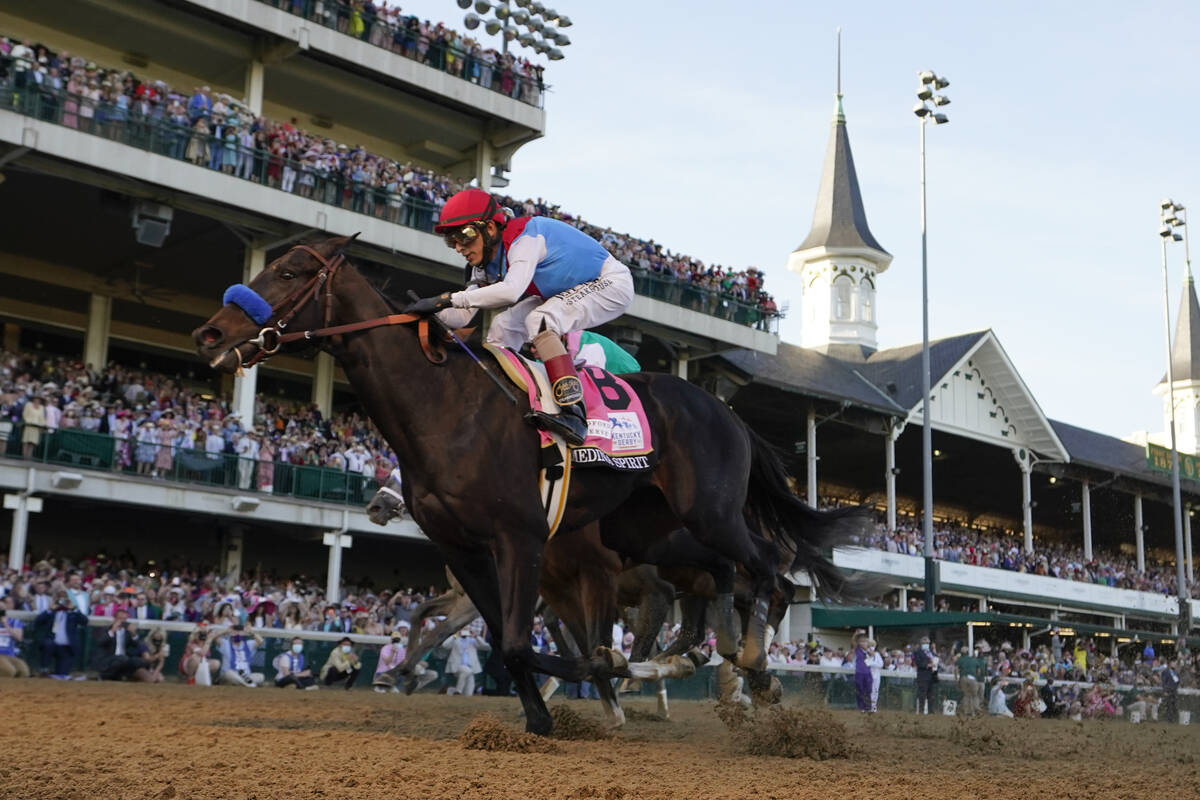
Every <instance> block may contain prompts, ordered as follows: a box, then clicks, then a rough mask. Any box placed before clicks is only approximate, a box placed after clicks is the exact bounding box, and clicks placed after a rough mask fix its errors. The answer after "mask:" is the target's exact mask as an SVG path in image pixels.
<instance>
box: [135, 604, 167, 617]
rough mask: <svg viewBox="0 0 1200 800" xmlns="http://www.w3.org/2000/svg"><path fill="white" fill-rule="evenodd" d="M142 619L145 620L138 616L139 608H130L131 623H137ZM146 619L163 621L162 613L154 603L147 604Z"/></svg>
mask: <svg viewBox="0 0 1200 800" xmlns="http://www.w3.org/2000/svg"><path fill="white" fill-rule="evenodd" d="M140 619H143V618H142V617H139V616H138V608H137V606H130V607H129V620H130V621H131V622H136V621H137V620H140ZM145 619H162V611H161V610H160V609H159V607H158V606H156V605H154V604H153V603H147V604H146V616H145Z"/></svg>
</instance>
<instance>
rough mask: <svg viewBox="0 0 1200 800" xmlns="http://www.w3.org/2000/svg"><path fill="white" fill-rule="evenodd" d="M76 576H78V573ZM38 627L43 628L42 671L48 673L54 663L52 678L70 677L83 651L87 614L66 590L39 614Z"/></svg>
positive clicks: (35, 622)
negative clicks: (85, 614) (81, 610)
mask: <svg viewBox="0 0 1200 800" xmlns="http://www.w3.org/2000/svg"><path fill="white" fill-rule="evenodd" d="M74 577H75V578H78V573H76V574H75V576H74ZM67 591H69V590H67ZM34 627H35V628H36V629H37V630H39V631H43V634H42V640H41V642H42V665H43V666H42V674H43V675H45V674H47V673H48V671H49V665H50V664H53V665H54V672H53V673H52V674H50V677H52V678H58V679H60V680H67V679H68V678H69V677H70V672H71V666H72V665H73V664H74V663H75V657H76V656H77V655H78V654H79V653H82V652H83V631H84V628H86V627H87V617H85V616H84V615H83V614H82V613H80V611H79V609H78V608H77V607H76V605H75V604H74V603H73V602H72V601H71V598H70V596H69V595H68V594H67V593H66V591H60V592H58V593H57V595H56V596H55V598H54V608H53V609H51V610H50V611H43V612H42V613H41V614H38V615H37V619H36V620H34Z"/></svg>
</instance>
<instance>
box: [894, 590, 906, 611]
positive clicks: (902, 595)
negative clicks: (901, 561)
mask: <svg viewBox="0 0 1200 800" xmlns="http://www.w3.org/2000/svg"><path fill="white" fill-rule="evenodd" d="M897 592H898V593H899V595H900V610H901V611H908V587H906V586H901V587H900V588H899V589H897Z"/></svg>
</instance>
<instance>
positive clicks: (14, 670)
mask: <svg viewBox="0 0 1200 800" xmlns="http://www.w3.org/2000/svg"><path fill="white" fill-rule="evenodd" d="M12 610H13V597H12V595H6V596H5V597H4V599H3V600H2V601H0V678H28V677H29V665H28V664H26V663H25V661H24V659H22V658H21V652H20V648H21V642H22V640H24V638H25V626H24V625H22V624H21V620H19V619H17V618H15V617H10V616H8V612H10V611H12Z"/></svg>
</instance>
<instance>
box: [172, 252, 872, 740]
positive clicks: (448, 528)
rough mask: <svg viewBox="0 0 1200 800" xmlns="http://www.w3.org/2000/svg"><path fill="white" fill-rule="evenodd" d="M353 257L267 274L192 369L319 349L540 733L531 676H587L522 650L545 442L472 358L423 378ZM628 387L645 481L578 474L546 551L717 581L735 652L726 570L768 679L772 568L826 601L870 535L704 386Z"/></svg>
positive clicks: (428, 366) (663, 378)
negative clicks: (574, 549) (398, 472)
mask: <svg viewBox="0 0 1200 800" xmlns="http://www.w3.org/2000/svg"><path fill="white" fill-rule="evenodd" d="M349 241H350V239H349V238H346V237H335V238H329V239H325V240H323V241H321V242H318V243H315V244H313V245H299V246H296V247H293V248H292V249H291V250H289V251H288V252H287V253H286V254H285V255H284V256H282V257H281V258H279V259H276V260H275V261H274V262H272V263H271V264H270V265H269V266H268V267H267V268H266V269H265V270H264V271H263V272H262V273H261V274H259V275H258V276H257V277H256V278H254V280H253V281H252V282H251V283H250V286H249V289H250V294H251V297H257V298H258V299H257V301H256V302H255V303H252V304H251V303H247V302H246V301H245V300H243V304H242V305H235V304H232V303H227V304H226V305H224V306H223V307H222V308H221V309H220V310H218V311H217V312H216V314H214V315H213V316H212V318H210V319H209V320H208V322H207V323H205V324H204V325H202V326H201V327H199V328H197V329H196V331H194V333H193V338H194V340H195V342H196V345H197V352H198V353H199V355H200V356H201V357H202V358H204V359H205V360H206V361H207V362H208V363H209V364H210V365H211V366H212V367H213V368H214V369H217V370H221V371H225V372H234V371H236V370H237V369H239V368H240V367H241V366H242V365H243V364H246V365H248V364H254V363H258V362H259V361H261V360H263V359H264V358H266V357H269V356H270V355H271V354H273V353H274V352H276V351H278V350H279V349H281V347H282V348H286V349H298V348H302V347H306V346H312V345H313V344H317V345H319V346H320V347H322V348H323V349H325V350H327V351H328V352H330V353H331V354H332V355H333V356H334V358H335V359H336V360H337V361H338V363H339V364H340V365H341V367H342V368H343V370H344V371H345V373H346V377H347V378H348V380H349V381H350V383H351V385H352V386H353V388H354V390H355V393H356V394H357V396H358V398H359V400H360V401H361V402H362V404H363V406H364V408H365V409H366V411H367V413H368V415H369V416H370V417H371V419H372V420H373V421H374V422H375V424H376V425H377V426H378V428H379V429H380V431H381V432H382V433H383V435H384V438H385V439H386V440H387V441H388V443H389V444H390V445H391V447H392V449H393V450H394V451H395V452H396V454H397V457H398V459H399V462H400V464H401V465H402V471H403V475H404V499H405V503H406V505H407V506H408V508H409V510H410V511H411V513H412V516H413V519H414V520H415V521H416V522H417V524H418V525H419V526H420V527H421V529H422V530H423V531H424V532H425V533H426V535H427V536H429V538H430V540H431V541H432V542H433V543H434V544H435V545H436V546H437V547H438V549H439V551H440V552H441V555H442V557H443V558H444V559H445V561H446V564H447V565H448V566H449V567H450V569H451V570H452V571H453V572H454V574H455V575H456V576H458V578H459V580H460V581H461V582H462V585H463V588H464V589H465V590H466V592H467V594H468V595H469V596H470V597H471V599H472V600H473V601H474V602H475V605H476V607H477V608H478V609H479V611H480V612H481V613H482V615H483V617H484V619H485V621H486V622H487V624H488V627H489V628H490V629H491V630H492V631H493V635H494V637H495V638H497V639H499V642H500V647H501V649H502V653H503V654H504V663H505V666H506V667H507V668H508V670H509V672H510V673H511V674H512V676H513V679H514V684H515V686H516V688H517V692H518V694H519V696H520V698H521V702H522V705H523V707H524V710H525V714H526V728H527V730H529V731H531V732H534V733H540V734H545V733H547V732H548V731H549V730H550V727H551V718H550V715H549V713H548V711H547V710H546V706H545V704H544V703H543V702H542V700H541V697H540V696H539V695H538V692H537V687H536V684H535V683H534V680H533V673H535V672H544V673H547V674H551V675H555V676H557V677H561V678H563V679H565V680H568V681H576V680H580V679H582V678H583V677H585V676H586V675H587V674H589V665H588V664H586V663H579V661H580V660H571V659H563V658H559V657H555V656H549V655H545V654H540V653H535V652H533V650H532V648H531V647H530V639H529V630H530V624H531V620H532V617H533V610H534V605H535V602H536V599H537V593H538V588H537V587H538V576H539V572H540V570H541V565H542V550H543V548H544V546H545V544H546V540H547V538H548V527H547V524H546V519H545V516H544V514H543V511H542V505H541V500H540V498H539V494H538V488H537V473H538V469H539V447H538V437H537V433H536V431H534V430H533V429H532V428H531V427H530V426H529V425H527V424H526V423H525V422H524V421H523V420H522V416H523V414H524V412H525V411H527V410H528V408H527V404H524V401H522V403H523V404H524V405H523V407H513V406H511V405H509V404H508V403H507V402H506V401H505V400H504V397H503V395H502V394H501V393H500V391H499V390H498V388H497V387H496V386H495V384H493V383H492V381H491V380H490V378H489V377H488V376H487V375H486V374H484V373H483V372H482V371H481V370H480V369H479V368H478V366H477V365H476V364H475V363H473V362H472V360H471V359H469V358H467V357H466V355H465V354H461V353H457V352H452V353H451V354H450V355H449V357H446V356H444V355H443V356H442V358H443V359H444V363H441V364H434V363H431V361H432V360H437V358H436V356H435V355H434V353H436V351H437V347H436V345H435V344H431V343H430V342H429V340H428V339H427V338H426V337H423V336H422V335H421V332H422V330H425V329H426V327H427V326H426V325H425V324H424V323H423V321H417V320H412V319H405V318H404V317H405V316H406V315H399V316H398V317H397V316H392V315H393V314H394V310H393V308H392V307H391V306H390V305H389V303H388V302H387V300H386V299H385V298H384V297H383V295H382V294H380V293H379V292H378V291H377V290H376V289H375V288H374V287H372V286H371V285H370V283H368V281H367V280H366V279H365V278H364V277H363V276H362V275H361V274H360V273H359V272H358V271H357V270H356V269H354V268H353V267H351V266H349V265H348V264H347V262H346V261H345V256H344V254H343V252H342V251H343V248H345V247H346V246H347V244H348V243H349ZM243 296H244V295H243ZM247 305H250V306H251V308H250V309H247V307H246V306H247ZM250 314H253V315H254V317H255V318H257V319H258V322H256V321H255V319H252V318H251V316H250ZM401 323H414V324H401ZM264 325H265V326H266V327H264ZM306 332H307V333H306ZM624 377H625V380H626V381H627V383H628V384H629V385H630V386H631V387H632V388H633V390H634V391H635V392H636V393H637V394H638V396H639V398H640V400H641V401H642V404H643V406H644V408H645V411H646V414H647V417H648V418H649V420H650V422H651V426H652V429H653V431H654V439H655V444H656V447H657V456H658V459H657V464H656V465H655V467H654V468H653V469H650V470H647V471H644V472H639V473H618V472H615V471H611V470H606V469H579V470H576V471H575V472H574V479H573V481H572V485H571V490H570V494H569V497H568V508H567V511H566V513H565V516H564V518H563V522H562V524H561V527H560V530H559V533H558V534H557V535H559V536H569V535H571V531H573V530H576V529H579V528H582V527H583V526H585V525H587V524H588V523H590V522H594V521H599V523H600V531H601V536H602V540H603V542H604V544H605V546H607V547H608V548H610V549H612V550H615V551H617V552H619V553H621V554H622V555H624V556H627V557H629V558H631V559H633V560H635V561H638V562H642V563H651V564H663V565H666V566H690V567H698V568H702V569H708V570H709V571H711V572H712V573H713V574H714V576H720V577H718V581H717V591H718V598H719V599H718V603H717V608H718V616H717V619H716V620H715V623H716V627H717V630H718V634H719V638H723V639H724V640H725V641H726V647H725V650H724V652H730V653H733V652H736V641H735V640H736V628H735V626H736V623H735V618H734V611H733V591H732V589H733V585H732V584H733V569H732V567H731V565H734V564H737V565H741V567H742V568H743V569H744V570H745V571H746V574H747V575H748V576H749V577H750V580H751V583H752V586H753V592H752V594H753V597H754V606H753V609H752V612H751V614H750V615H749V621H748V624H747V626H746V629H745V643H744V646H743V648H742V650H741V664H742V665H743V666H746V667H750V668H752V669H756V670H762V669H763V668H764V667H765V662H766V649H765V643H764V641H763V637H764V633H765V629H766V626H767V615H768V609H769V607H770V598H771V596H772V594H773V592H774V591H775V588H776V578H777V574H778V568H779V567H780V566H781V564H780V562H781V559H782V558H783V556H782V555H781V554H782V553H784V552H786V553H787V554H788V555H789V556H791V564H790V566H791V567H792V568H793V569H803V570H807V571H808V572H809V574H810V575H811V576H812V577H813V579H814V581H815V582H816V583H817V584H818V585H819V586H821V587H822V589H823V591H825V592H836V591H837V589H838V587H839V585H840V584H841V583H842V581H843V576H842V575H841V574H840V573H839V571H838V570H837V568H836V567H834V565H833V564H832V562H831V561H830V560H829V558H828V556H827V555H826V554H825V548H827V547H829V546H831V545H832V544H834V543H838V542H840V541H842V540H843V539H844V538H845V537H846V536H848V535H849V534H851V533H852V532H854V531H857V530H860V529H861V528H862V527H863V526H864V525H865V522H866V518H865V516H862V515H856V514H854V513H853V511H852V510H847V509H842V510H838V511H835V512H820V511H817V510H816V509H813V508H811V507H809V506H807V505H806V504H804V503H803V502H802V501H800V500H799V499H798V498H796V497H795V496H793V495H792V494H791V493H790V492H789V491H788V487H787V483H786V479H785V476H784V472H783V469H782V466H781V465H780V463H779V461H778V459H777V458H776V457H775V456H774V454H773V453H772V452H771V451H770V450H769V448H768V447H767V446H766V445H765V444H764V443H763V442H762V440H761V439H760V438H759V437H757V436H756V435H754V434H753V433H752V432H751V431H750V430H749V429H748V428H747V427H746V426H745V425H744V424H743V423H742V421H741V420H740V419H738V418H737V417H736V416H735V415H734V414H733V412H732V411H731V410H730V409H729V408H728V407H727V406H726V405H725V404H724V403H722V402H721V401H720V400H718V399H717V398H716V397H714V396H712V395H710V394H708V393H706V392H705V391H703V390H702V389H700V388H699V387H697V386H695V385H693V384H690V383H688V382H687V381H685V380H682V379H680V378H677V377H674V376H671V375H662V374H652V373H637V374H631V375H627V376H624ZM680 528H686V529H687V531H689V532H690V534H691V536H693V537H694V539H695V540H696V541H698V542H699V543H700V544H701V545H702V546H703V547H702V548H693V550H694V551H695V552H693V553H690V554H689V553H687V552H680V551H678V550H677V549H676V548H674V547H673V546H672V544H673V543H672V541H671V536H670V534H671V533H672V532H673V531H676V530H678V529H680ZM731 639H732V640H734V641H730V640H731Z"/></svg>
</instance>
